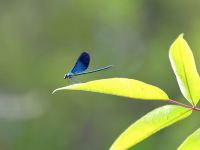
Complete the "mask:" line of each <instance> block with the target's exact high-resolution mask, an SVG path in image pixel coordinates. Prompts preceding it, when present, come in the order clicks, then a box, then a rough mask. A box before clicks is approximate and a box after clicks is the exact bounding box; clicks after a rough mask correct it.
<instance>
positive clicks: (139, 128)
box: [110, 105, 192, 150]
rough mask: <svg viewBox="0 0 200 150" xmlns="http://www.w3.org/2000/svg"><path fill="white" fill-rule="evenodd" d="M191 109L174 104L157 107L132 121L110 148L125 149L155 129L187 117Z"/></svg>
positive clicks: (114, 149) (152, 132)
mask: <svg viewBox="0 0 200 150" xmlns="http://www.w3.org/2000/svg"><path fill="white" fill-rule="evenodd" d="M191 113H192V110H190V109H188V108H183V107H181V106H176V105H166V106H162V107H159V108H157V109H155V110H153V111H151V112H150V113H147V114H146V115H145V116H143V117H142V118H140V119H139V120H137V121H136V122H135V123H133V124H132V125H131V126H130V127H128V129H126V130H125V131H124V132H123V133H122V134H121V135H120V136H119V137H118V138H117V140H116V141H115V142H114V143H113V145H112V146H111V148H110V150H126V149H128V148H130V147H132V146H134V145H136V144H137V143H139V142H141V141H142V140H144V139H145V138H147V137H149V136H151V135H152V134H154V133H156V132H157V131H159V130H161V129H163V128H165V127H167V126H169V125H171V124H173V123H175V122H177V121H179V120H181V119H184V118H186V117H188V116H189V115H190V114H191Z"/></svg>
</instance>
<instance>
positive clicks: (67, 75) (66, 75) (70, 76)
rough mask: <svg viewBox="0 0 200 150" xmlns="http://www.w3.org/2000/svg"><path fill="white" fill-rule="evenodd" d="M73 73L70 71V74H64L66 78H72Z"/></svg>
mask: <svg viewBox="0 0 200 150" xmlns="http://www.w3.org/2000/svg"><path fill="white" fill-rule="evenodd" d="M72 76H73V74H72V73H68V74H65V76H64V79H67V78H69V79H70V78H72Z"/></svg>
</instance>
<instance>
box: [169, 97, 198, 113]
mask: <svg viewBox="0 0 200 150" xmlns="http://www.w3.org/2000/svg"><path fill="white" fill-rule="evenodd" d="M168 102H169V103H172V104H176V105H179V106H182V107H186V108H189V109H192V110H196V111H200V108H198V107H196V106H190V105H186V104H183V103H180V102H177V101H175V100H172V99H170V100H168Z"/></svg>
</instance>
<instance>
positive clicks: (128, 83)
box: [53, 78, 169, 100]
mask: <svg viewBox="0 0 200 150" xmlns="http://www.w3.org/2000/svg"><path fill="white" fill-rule="evenodd" d="M59 90H82V91H90V92H98V93H104V94H111V95H117V96H124V97H129V98H135V99H146V100H168V99H169V98H168V96H167V94H166V93H165V92H164V91H162V90H161V89H159V88H158V87H155V86H153V85H150V84H146V83H144V82H141V81H138V80H133V79H127V78H110V79H101V80H94V81H90V82H86V83H80V84H73V85H69V86H66V87H62V88H58V89H56V90H54V92H56V91H59ZM54 92H53V93H54Z"/></svg>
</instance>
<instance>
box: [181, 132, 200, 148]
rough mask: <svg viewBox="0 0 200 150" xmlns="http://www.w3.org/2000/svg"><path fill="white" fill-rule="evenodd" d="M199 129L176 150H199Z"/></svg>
mask: <svg viewBox="0 0 200 150" xmlns="http://www.w3.org/2000/svg"><path fill="white" fill-rule="evenodd" d="M199 149H200V128H199V129H198V130H196V131H195V132H194V133H192V134H191V135H190V136H189V137H188V138H187V139H186V140H185V141H184V142H183V143H182V144H181V145H180V146H179V148H178V150H199Z"/></svg>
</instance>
